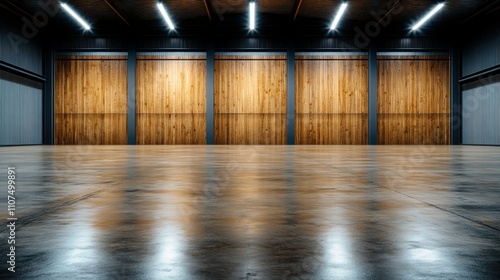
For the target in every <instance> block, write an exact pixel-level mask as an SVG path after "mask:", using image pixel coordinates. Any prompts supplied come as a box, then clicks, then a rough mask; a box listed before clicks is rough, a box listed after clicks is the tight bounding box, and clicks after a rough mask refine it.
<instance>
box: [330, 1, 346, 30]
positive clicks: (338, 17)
mask: <svg viewBox="0 0 500 280" xmlns="http://www.w3.org/2000/svg"><path fill="white" fill-rule="evenodd" d="M346 8H347V3H342V5H341V6H340V10H339V11H338V13H337V15H336V16H335V19H334V20H333V23H332V26H330V29H331V30H334V29H335V28H337V24H338V23H339V21H340V18H341V17H342V14H343V13H344V12H345V9H346Z"/></svg>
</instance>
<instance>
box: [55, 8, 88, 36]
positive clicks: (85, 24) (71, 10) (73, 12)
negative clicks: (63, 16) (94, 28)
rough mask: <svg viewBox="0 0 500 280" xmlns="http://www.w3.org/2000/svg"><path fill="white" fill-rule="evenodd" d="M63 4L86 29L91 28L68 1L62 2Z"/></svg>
mask: <svg viewBox="0 0 500 280" xmlns="http://www.w3.org/2000/svg"><path fill="white" fill-rule="evenodd" d="M61 6H62V7H63V8H64V10H66V12H68V14H70V15H71V16H72V17H73V18H74V19H75V20H76V21H78V22H79V23H80V24H81V25H82V26H83V28H85V30H90V25H88V23H86V22H85V21H84V20H83V19H82V18H81V17H80V16H79V15H78V14H77V13H76V12H75V11H73V9H71V8H70V7H69V6H68V5H67V4H66V3H61Z"/></svg>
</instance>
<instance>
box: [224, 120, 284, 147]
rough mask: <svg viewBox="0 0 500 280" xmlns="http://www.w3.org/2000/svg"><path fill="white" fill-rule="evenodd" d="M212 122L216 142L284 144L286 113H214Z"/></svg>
mask: <svg viewBox="0 0 500 280" xmlns="http://www.w3.org/2000/svg"><path fill="white" fill-rule="evenodd" d="M214 122H215V131H214V141H215V143H216V144H233V145H253V144H258V145H285V144H286V114H215V117H214Z"/></svg>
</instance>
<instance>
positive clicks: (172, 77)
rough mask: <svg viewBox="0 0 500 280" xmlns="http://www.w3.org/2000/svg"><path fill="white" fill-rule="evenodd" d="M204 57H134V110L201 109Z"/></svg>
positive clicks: (203, 92)
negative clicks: (191, 58)
mask: <svg viewBox="0 0 500 280" xmlns="http://www.w3.org/2000/svg"><path fill="white" fill-rule="evenodd" d="M206 84H207V83H206V61H202V60H138V61H137V96H136V98H137V99H136V103H137V107H136V110H137V113H139V114H141V113H164V114H172V113H174V114H175V113H194V114H197V113H205V112H206Z"/></svg>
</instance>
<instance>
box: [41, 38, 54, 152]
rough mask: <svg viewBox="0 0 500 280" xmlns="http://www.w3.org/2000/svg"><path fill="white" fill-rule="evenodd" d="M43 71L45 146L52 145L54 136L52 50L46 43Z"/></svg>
mask: <svg viewBox="0 0 500 280" xmlns="http://www.w3.org/2000/svg"><path fill="white" fill-rule="evenodd" d="M43 62H44V66H43V67H44V69H43V73H44V74H45V76H46V77H47V80H46V82H45V85H44V88H43V100H42V102H43V110H42V111H43V143H44V144H45V145H54V138H55V137H54V134H55V120H54V116H55V112H54V104H55V96H54V94H55V93H54V84H55V83H54V82H55V71H54V70H55V67H54V50H53V48H52V45H51V43H47V45H46V46H45V53H44V61H43Z"/></svg>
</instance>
